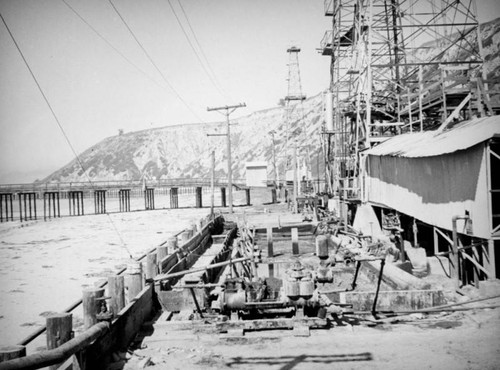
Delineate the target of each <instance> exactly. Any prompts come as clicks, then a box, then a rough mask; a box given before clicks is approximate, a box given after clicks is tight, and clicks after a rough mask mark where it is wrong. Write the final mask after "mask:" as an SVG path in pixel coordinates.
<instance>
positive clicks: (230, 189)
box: [207, 103, 246, 213]
mask: <svg viewBox="0 0 500 370" xmlns="http://www.w3.org/2000/svg"><path fill="white" fill-rule="evenodd" d="M243 107H246V104H245V103H240V104H236V105H225V106H223V107H215V108H207V111H209V112H211V111H224V110H225V112H224V113H221V114H224V115H225V116H226V125H227V130H226V136H227V138H226V142H227V182H228V186H227V187H228V195H229V213H233V171H232V163H231V131H230V124H229V115H230V114H231V113H233V112H234V111H235V110H236V109H238V108H243ZM219 113H220V112H219ZM210 136H219V135H210ZM220 136H222V134H221V135H220Z"/></svg>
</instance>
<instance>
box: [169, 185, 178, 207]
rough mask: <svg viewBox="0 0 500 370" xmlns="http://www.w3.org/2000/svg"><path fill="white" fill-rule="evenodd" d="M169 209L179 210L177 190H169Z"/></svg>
mask: <svg viewBox="0 0 500 370" xmlns="http://www.w3.org/2000/svg"><path fill="white" fill-rule="evenodd" d="M170 208H179V189H178V188H171V189H170Z"/></svg>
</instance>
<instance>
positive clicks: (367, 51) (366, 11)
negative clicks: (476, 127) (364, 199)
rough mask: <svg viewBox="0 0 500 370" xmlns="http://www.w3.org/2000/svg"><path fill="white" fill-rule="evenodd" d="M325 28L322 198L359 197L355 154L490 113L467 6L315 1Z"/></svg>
mask: <svg viewBox="0 0 500 370" xmlns="http://www.w3.org/2000/svg"><path fill="white" fill-rule="evenodd" d="M324 11H325V12H324V13H325V15H326V16H328V17H331V18H332V28H331V30H328V31H327V32H326V33H325V35H324V37H323V39H322V41H321V47H320V52H321V54H322V55H325V56H328V57H330V59H331V64H330V77H331V79H330V88H329V91H328V92H327V93H326V94H325V97H326V104H325V106H326V125H325V136H326V137H327V139H326V140H325V147H326V148H325V154H326V158H327V179H328V181H329V186H330V189H331V192H332V193H334V194H336V195H339V196H340V197H341V198H343V199H346V200H349V201H352V200H359V199H360V197H361V194H360V186H359V168H360V166H359V160H360V156H359V153H360V151H362V150H363V149H365V148H371V147H372V146H374V145H377V144H378V143H380V142H383V141H385V140H386V139H388V138H390V137H392V136H394V135H398V134H401V133H405V132H413V131H423V130H429V129H435V128H437V127H439V126H440V125H442V124H443V123H449V122H450V121H453V120H457V119H459V120H461V119H469V118H472V117H473V116H484V115H492V114H494V113H495V112H498V111H499V110H500V104H498V103H497V104H495V102H498V100H495V99H494V97H493V96H492V95H493V91H494V90H493V89H488V85H490V86H491V85H492V83H497V82H498V81H488V80H487V79H486V76H485V74H484V73H483V71H482V68H481V67H482V64H483V58H482V56H481V55H482V44H481V38H480V29H479V23H478V21H477V18H476V8H475V1H473V0H466V1H456V0H453V1H452V0H439V1H438V0H399V1H398V0H325V2H324Z"/></svg>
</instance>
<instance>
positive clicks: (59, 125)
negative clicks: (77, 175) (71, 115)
mask: <svg viewBox="0 0 500 370" xmlns="http://www.w3.org/2000/svg"><path fill="white" fill-rule="evenodd" d="M0 18H1V19H2V22H3V24H4V25H5V28H6V29H7V32H8V33H9V35H10V37H11V39H12V41H13V42H14V45H15V46H16V49H17V51H18V52H19V54H20V55H21V58H22V59H23V61H24V64H25V65H26V68H28V71H29V72H30V74H31V77H32V78H33V80H34V81H35V84H36V86H37V87H38V90H39V91H40V94H42V97H43V99H44V100H45V103H46V104H47V106H48V107H49V110H50V112H51V113H52V116H53V117H54V119H55V121H56V123H57V126H58V127H59V129H60V130H61V132H62V134H63V136H64V139H65V140H66V142H67V144H68V146H69V147H70V148H71V151H72V152H73V154H74V156H75V158H76V161H77V162H78V164H79V166H80V168H81V169H82V171H83V173H84V174H85V177H86V178H87V180H88V182H89V184H90V186H91V187H92V189H94V185H93V183H92V180H91V179H90V177H89V175H88V174H87V172H86V171H85V168H84V167H83V163H82V161H81V160H80V157H79V156H78V154H77V153H76V151H75V148H74V147H73V145H72V144H71V141H70V140H69V137H68V135H67V134H66V131H65V130H64V127H63V126H62V124H61V122H60V121H59V118H57V115H56V112H55V111H54V109H53V108H52V105H51V104H50V102H49V99H48V98H47V95H45V93H44V92H43V89H42V86H41V85H40V83H39V82H38V79H37V78H36V76H35V73H34V72H33V70H32V69H31V67H30V65H29V63H28V61H27V59H26V57H25V56H24V53H23V52H22V50H21V47H20V46H19V44H18V43H17V41H16V39H15V37H14V35H13V34H12V32H11V30H10V28H9V26H8V25H7V22H6V21H5V19H4V17H3V15H2V14H1V13H0ZM108 219H109V221H110V222H111V225H112V226H113V228H114V230H115V232H116V233H117V235H118V237H119V238H120V241H121V243H122V246H123V247H124V248H125V250H126V251H127V253H128V254H129V256H130V258H132V254H131V253H130V251H129V250H128V248H127V246H126V245H125V241H124V240H123V238H122V236H121V234H120V233H119V232H118V229H117V228H116V225H115V224H114V222H113V220H112V219H111V217H110V216H109V214H108Z"/></svg>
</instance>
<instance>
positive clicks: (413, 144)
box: [363, 116, 500, 157]
mask: <svg viewBox="0 0 500 370" xmlns="http://www.w3.org/2000/svg"><path fill="white" fill-rule="evenodd" d="M495 135H500V116H492V117H483V118H478V119H474V120H471V121H466V122H462V123H460V124H457V125H455V126H454V127H453V128H451V129H448V130H445V131H443V132H441V133H438V132H437V131H425V132H417V133H408V134H403V135H398V136H395V137H393V138H391V139H389V140H386V141H384V142H383V143H381V144H379V145H377V146H376V147H374V148H371V149H369V150H366V151H364V152H363V154H370V155H378V156H383V155H388V156H399V157H431V156H437V155H442V154H447V153H453V152H456V151H458V150H464V149H467V148H470V147H472V146H474V145H476V144H479V143H482V142H483V141H486V140H488V139H490V138H492V137H493V136H495Z"/></svg>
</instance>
